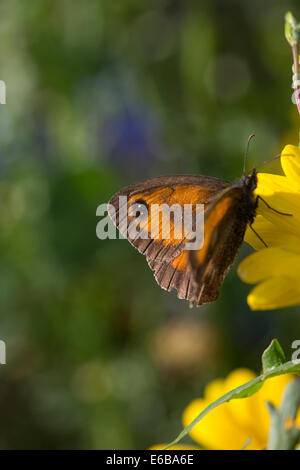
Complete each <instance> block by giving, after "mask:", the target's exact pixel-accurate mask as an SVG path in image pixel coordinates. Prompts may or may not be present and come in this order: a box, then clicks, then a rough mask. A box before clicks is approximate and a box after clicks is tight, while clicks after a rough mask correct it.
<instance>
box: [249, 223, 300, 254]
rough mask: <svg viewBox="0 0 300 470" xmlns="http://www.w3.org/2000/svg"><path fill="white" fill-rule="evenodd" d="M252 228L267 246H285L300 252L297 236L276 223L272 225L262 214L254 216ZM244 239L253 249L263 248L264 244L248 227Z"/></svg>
mask: <svg viewBox="0 0 300 470" xmlns="http://www.w3.org/2000/svg"><path fill="white" fill-rule="evenodd" d="M253 229H254V230H255V232H256V233H257V234H258V235H259V236H260V237H261V238H262V239H263V240H264V242H265V243H266V244H267V246H268V247H283V248H284V247H286V248H289V250H290V251H293V252H295V253H299V254H300V243H299V236H297V235H295V234H293V233H291V232H290V231H288V230H284V229H281V228H280V227H278V225H277V226H276V225H274V224H273V223H272V222H270V221H268V220H267V219H265V218H264V217H263V216H261V215H258V216H257V217H256V218H255V221H254V224H253ZM244 240H245V242H247V243H249V245H251V246H252V247H253V248H254V249H255V250H261V249H263V248H265V245H264V244H263V243H262V241H261V240H260V239H259V238H258V236H257V235H256V234H255V233H254V232H253V230H252V229H251V228H250V227H248V228H247V230H246V233H245V237H244Z"/></svg>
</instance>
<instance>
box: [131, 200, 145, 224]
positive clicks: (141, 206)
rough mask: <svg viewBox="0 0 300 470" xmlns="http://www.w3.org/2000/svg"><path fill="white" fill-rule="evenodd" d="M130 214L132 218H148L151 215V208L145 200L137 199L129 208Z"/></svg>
mask: <svg viewBox="0 0 300 470" xmlns="http://www.w3.org/2000/svg"><path fill="white" fill-rule="evenodd" d="M128 214H129V215H130V216H132V217H140V218H142V219H143V218H146V217H148V214H149V206H148V204H147V202H146V201H144V200H143V199H137V200H136V201H134V203H133V204H131V206H130V207H129V210H128Z"/></svg>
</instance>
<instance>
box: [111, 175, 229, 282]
mask: <svg viewBox="0 0 300 470" xmlns="http://www.w3.org/2000/svg"><path fill="white" fill-rule="evenodd" d="M228 185H229V183H228V182H226V181H223V180H220V179H217V178H211V177H206V176H198V175H175V176H160V177H157V178H153V179H150V180H147V181H144V182H141V183H137V184H133V185H131V186H128V187H126V188H124V189H122V190H121V191H120V192H118V193H117V194H115V195H114V196H113V197H112V198H111V200H110V201H109V206H108V207H109V214H110V216H111V218H112V220H113V221H114V223H115V225H116V226H117V227H118V228H119V230H120V232H121V233H122V235H123V236H125V237H126V238H127V239H128V240H129V241H130V243H131V244H132V245H133V246H135V248H137V249H138V250H139V251H140V252H141V253H143V254H144V255H145V256H146V258H147V261H148V263H149V265H150V267H151V268H152V269H153V270H154V271H155V272H156V270H157V266H156V265H155V262H157V263H159V264H161V263H170V261H171V260H174V259H175V258H177V257H178V256H179V255H180V253H182V251H183V250H184V246H185V243H186V239H185V237H184V235H181V236H179V237H178V232H177V231H176V229H177V227H176V220H175V219H170V234H169V236H168V237H166V238H165V237H164V236H163V235H164V232H163V231H164V227H163V226H162V219H161V218H159V217H157V218H156V219H155V220H151V214H153V213H154V214H155V213H156V212H155V211H154V210H153V213H152V209H154V207H156V206H155V205H162V204H167V205H168V206H169V207H170V206H172V205H173V204H178V205H180V206H181V207H182V208H183V207H184V205H185V204H204V205H205V204H209V201H211V200H212V199H213V198H214V197H215V195H216V194H218V193H219V192H220V191H222V190H223V189H224V188H226V187H228ZM121 196H123V197H124V196H126V198H123V199H122V198H121V199H120V197H121ZM120 201H121V204H120ZM122 204H123V205H122ZM136 204H139V205H140V206H141V207H142V206H144V207H146V209H147V211H146V216H145V218H144V219H143V220H141V222H140V224H139V228H140V229H141V230H142V232H143V238H141V237H140V236H137V237H133V236H130V234H128V231H127V228H128V225H129V224H130V222H134V220H135V215H134V214H132V212H131V208H132V207H134V206H135V205H136ZM155 210H156V209H155ZM181 222H182V220H181ZM185 259H186V260H187V258H185ZM177 262H178V261H177ZM177 262H176V263H177ZM182 266H183V259H182V260H181V262H180V263H179V267H178V268H177V269H178V270H179V269H180V270H181V271H182V269H181V268H182ZM156 278H157V281H158V282H159V283H160V281H159V279H160V278H161V274H160V276H158V277H156ZM160 284H161V283H160ZM164 284H165V282H163V285H162V287H164Z"/></svg>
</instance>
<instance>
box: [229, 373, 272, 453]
mask: <svg viewBox="0 0 300 470" xmlns="http://www.w3.org/2000/svg"><path fill="white" fill-rule="evenodd" d="M255 377H256V376H255V374H254V373H253V372H252V371H250V370H248V369H236V370H234V371H233V372H231V374H229V376H228V377H227V379H226V381H225V387H226V388H228V390H232V389H234V388H236V387H238V386H239V385H242V384H244V383H246V382H249V381H250V380H253V379H254V378H255ZM228 405H229V407H230V409H231V414H232V417H233V419H234V420H235V421H236V423H238V425H239V427H240V428H243V429H244V430H245V432H246V434H248V435H249V436H251V439H252V444H253V443H255V448H260V449H263V448H264V447H265V446H266V443H267V439H268V430H269V426H268V424H267V425H266V423H265V404H264V401H262V400H261V399H259V398H258V394H257V393H256V394H254V395H252V396H251V397H249V398H245V399H241V400H239V399H237V400H231V401H230V402H229V404H228ZM254 417H255V418H254Z"/></svg>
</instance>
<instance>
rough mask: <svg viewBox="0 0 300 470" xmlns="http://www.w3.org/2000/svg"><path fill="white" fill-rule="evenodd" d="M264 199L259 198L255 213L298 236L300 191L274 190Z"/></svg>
mask: <svg viewBox="0 0 300 470" xmlns="http://www.w3.org/2000/svg"><path fill="white" fill-rule="evenodd" d="M264 201H265V202H266V203H267V204H268V205H269V206H270V207H268V206H267V205H266V204H265V202H264ZM264 201H262V200H259V204H258V209H257V213H258V214H260V215H262V216H263V217H265V218H266V219H267V220H269V221H270V222H271V223H273V224H274V225H275V227H276V228H279V229H280V230H287V231H289V232H291V233H294V234H296V235H297V236H298V237H300V211H299V208H300V193H296V192H291V191H290V192H287V191H285V192H274V193H273V194H271V195H269V196H268V197H266V198H264ZM278 211H279V212H278ZM280 212H281V213H280ZM285 214H289V215H285Z"/></svg>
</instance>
